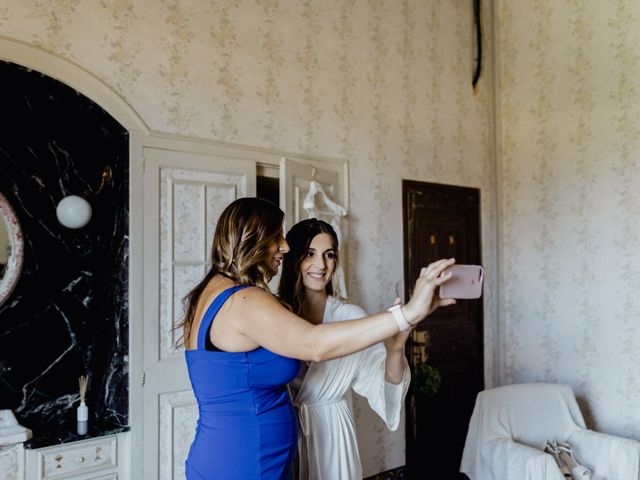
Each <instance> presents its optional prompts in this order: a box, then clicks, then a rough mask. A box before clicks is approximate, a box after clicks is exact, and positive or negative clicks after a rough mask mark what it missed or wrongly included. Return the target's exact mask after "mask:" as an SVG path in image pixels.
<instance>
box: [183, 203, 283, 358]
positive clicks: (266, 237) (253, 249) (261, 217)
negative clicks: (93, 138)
mask: <svg viewBox="0 0 640 480" xmlns="http://www.w3.org/2000/svg"><path fill="white" fill-rule="evenodd" d="M283 220H284V212H283V211H282V210H280V209H279V208H278V207H277V206H276V205H275V204H273V203H272V202H270V201H268V200H264V199H261V198H239V199H237V200H235V201H234V202H232V203H230V204H229V205H228V206H227V207H226V208H225V209H224V211H223V212H222V214H221V215H220V218H219V219H218V223H217V225H216V231H215V234H214V237H213V245H212V248H211V267H210V268H209V271H208V272H207V273H206V275H205V276H204V278H203V279H202V281H201V282H200V283H199V284H198V285H196V287H195V288H193V290H191V291H190V292H189V293H188V294H187V295H186V296H185V297H184V299H183V301H182V303H183V306H184V311H185V316H184V319H183V320H182V322H181V323H180V324H178V325H177V326H176V327H175V328H182V329H183V335H182V338H180V339H179V340H178V345H182V344H184V343H186V342H187V341H188V340H189V336H190V334H191V326H192V325H193V321H194V317H195V313H196V310H197V307H198V301H199V300H200V296H201V295H202V292H203V290H204V289H205V288H206V286H207V285H208V283H209V282H210V280H211V279H212V278H213V277H215V276H216V275H223V276H225V277H227V278H229V279H231V280H233V281H234V282H235V283H237V284H238V285H251V286H257V287H260V288H263V289H264V290H266V291H269V286H268V282H269V280H270V278H271V272H270V271H269V269H268V268H267V267H266V265H265V259H266V255H267V251H268V249H269V247H270V246H272V245H273V244H274V243H275V242H277V241H278V240H279V238H280V235H281V234H282V222H283Z"/></svg>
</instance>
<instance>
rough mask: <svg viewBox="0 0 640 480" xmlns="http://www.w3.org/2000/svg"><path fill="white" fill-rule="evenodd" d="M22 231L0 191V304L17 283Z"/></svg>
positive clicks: (21, 251) (21, 249) (20, 265)
mask: <svg viewBox="0 0 640 480" xmlns="http://www.w3.org/2000/svg"><path fill="white" fill-rule="evenodd" d="M22 255H23V242H22V231H21V230H20V224H19V223H18V217H16V214H15V212H14V211H13V208H11V205H9V202H8V201H7V199H6V198H5V196H4V195H2V194H1V193H0V305H2V304H3V303H4V302H5V300H6V299H7V298H9V295H11V292H12V291H13V287H15V286H16V283H18V278H19V277H20V269H21V268H22Z"/></svg>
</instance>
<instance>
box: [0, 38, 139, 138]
mask: <svg viewBox="0 0 640 480" xmlns="http://www.w3.org/2000/svg"><path fill="white" fill-rule="evenodd" d="M0 59H2V60H6V61H9V62H13V63H16V64H18V65H22V66H24V67H27V68H31V69H33V70H36V71H38V72H40V73H43V74H45V75H48V76H50V77H52V78H55V79H56V80H59V81H60V82H62V83H64V84H66V85H68V86H70V87H71V88H73V89H75V90H77V91H78V92H80V93H82V94H83V95H84V96H86V97H87V98H89V99H91V100H92V101H93V102H95V103H97V104H98V105H100V107H102V108H103V109H104V110H105V111H106V112H108V113H109V115H111V116H112V117H113V118H115V119H116V120H117V121H118V122H119V123H120V125H122V126H123V127H124V128H126V129H127V130H129V132H133V131H137V132H141V133H144V134H149V127H147V125H146V124H145V123H144V121H143V120H142V118H140V116H139V115H138V114H137V113H136V112H135V110H133V108H131V106H130V105H129V104H128V103H127V102H126V101H125V100H124V99H123V98H122V97H120V96H119V95H118V94H117V93H116V92H115V91H114V90H113V89H112V88H111V87H109V86H108V85H107V84H105V83H104V82H103V81H102V80H100V79H99V78H98V77H96V76H95V75H94V74H92V73H91V72H89V71H88V70H85V69H84V68H82V67H81V66H79V65H77V64H75V63H72V62H70V61H69V60H66V59H64V58H62V57H59V56H57V55H55V54H53V53H50V52H47V51H44V50H41V49H39V48H37V47H34V46H33V45H29V44H26V43H22V42H19V41H16V40H13V39H9V38H6V37H0Z"/></svg>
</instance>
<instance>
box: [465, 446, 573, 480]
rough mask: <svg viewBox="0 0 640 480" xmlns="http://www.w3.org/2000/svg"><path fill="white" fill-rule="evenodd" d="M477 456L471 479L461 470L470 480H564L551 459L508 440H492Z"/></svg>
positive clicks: (543, 453) (539, 451) (547, 455)
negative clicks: (477, 460)
mask: <svg viewBox="0 0 640 480" xmlns="http://www.w3.org/2000/svg"><path fill="white" fill-rule="evenodd" d="M479 453H480V458H479V462H477V464H476V468H475V469H474V471H473V472H471V473H472V475H469V472H465V471H464V470H462V471H463V473H466V474H467V475H469V476H470V478H471V480H506V479H518V480H564V477H563V476H562V473H561V472H560V469H559V468H558V465H557V464H556V461H555V459H554V458H553V457H552V456H551V455H549V454H548V453H545V452H543V451H541V450H537V449H535V448H532V447H529V446H527V445H524V444H522V443H517V442H514V441H513V440H512V439H510V438H504V437H501V438H494V439H493V440H490V441H488V442H487V443H485V444H484V445H482V447H481V448H480V452H479Z"/></svg>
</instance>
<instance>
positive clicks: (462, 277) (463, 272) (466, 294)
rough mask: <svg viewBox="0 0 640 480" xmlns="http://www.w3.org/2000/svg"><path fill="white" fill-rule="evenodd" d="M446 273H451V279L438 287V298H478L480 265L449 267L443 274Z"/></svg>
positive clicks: (480, 274)
mask: <svg viewBox="0 0 640 480" xmlns="http://www.w3.org/2000/svg"><path fill="white" fill-rule="evenodd" d="M447 272H451V278H449V280H447V281H446V282H445V283H443V284H442V285H440V292H439V294H438V295H439V297H440V298H456V299H470V298H480V295H482V276H483V270H482V267H481V266H480V265H451V266H450V267H449V268H447V269H446V270H445V271H444V272H443V274H444V273H447Z"/></svg>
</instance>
